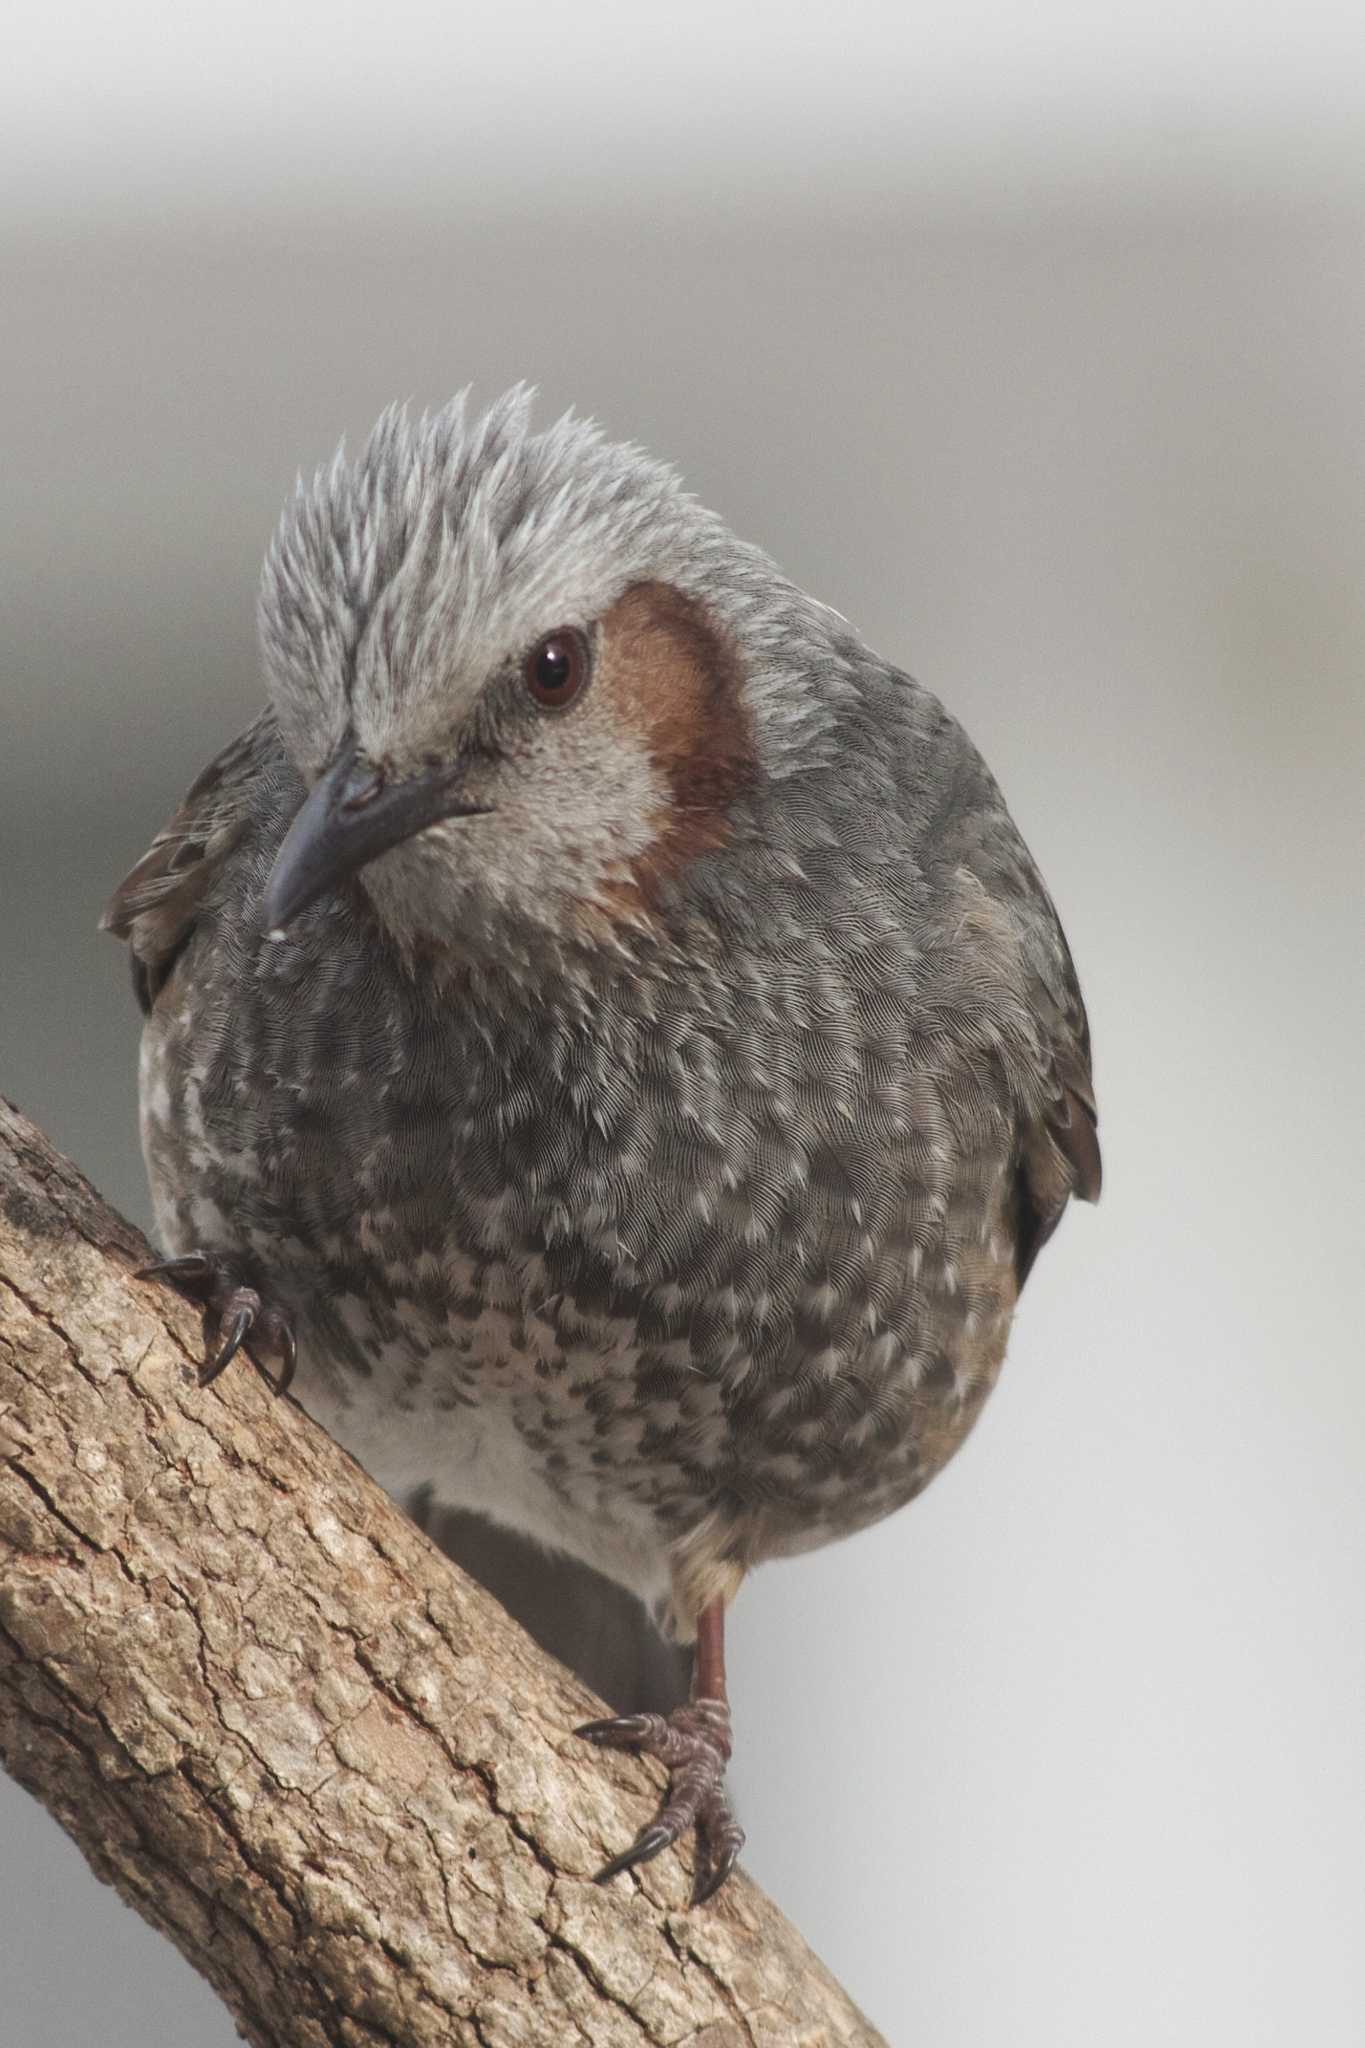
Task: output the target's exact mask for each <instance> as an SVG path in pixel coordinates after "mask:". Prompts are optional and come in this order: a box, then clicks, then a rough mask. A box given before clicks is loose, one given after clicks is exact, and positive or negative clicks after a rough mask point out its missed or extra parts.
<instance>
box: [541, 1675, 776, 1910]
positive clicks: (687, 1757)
mask: <svg viewBox="0 0 1365 2048" xmlns="http://www.w3.org/2000/svg"><path fill="white" fill-rule="evenodd" d="M574 1733H575V1734H576V1735H581V1736H582V1737H583V1738H584V1739H585V1740H586V1741H588V1742H593V1743H596V1745H597V1746H598V1748H599V1749H633V1750H635V1751H637V1752H638V1753H641V1754H643V1755H646V1756H657V1757H660V1758H662V1760H663V1761H664V1763H666V1764H667V1765H668V1767H669V1784H668V1794H667V1797H666V1798H665V1800H664V1802H663V1805H662V1806H661V1807H660V1808H659V1811H658V1813H657V1814H656V1815H655V1817H654V1819H653V1820H652V1821H651V1822H650V1823H649V1826H648V1827H646V1828H642V1829H641V1831H640V1833H639V1834H638V1835H637V1836H636V1838H635V1840H634V1841H633V1842H632V1843H631V1844H630V1846H629V1848H627V1849H623V1850H622V1851H621V1853H620V1854H619V1855H617V1856H613V1857H612V1859H611V1861H610V1862H609V1863H605V1864H603V1866H602V1868H601V1870H599V1871H598V1873H597V1876H596V1879H595V1880H594V1882H595V1883H597V1884H608V1883H609V1882H610V1881H611V1879H612V1878H613V1877H619V1875H620V1874H621V1872H622V1871H623V1870H630V1869H632V1868H634V1866H635V1865H636V1864H640V1863H648V1862H649V1861H650V1859H651V1857H654V1856H657V1855H658V1854H659V1852H660V1850H662V1849H666V1848H668V1846H669V1845H670V1843H672V1842H676V1841H678V1840H679V1839H680V1838H681V1837H682V1836H683V1835H685V1834H686V1833H688V1831H689V1830H691V1829H695V1830H696V1835H697V1863H696V1872H695V1875H694V1879H693V1885H692V1904H693V1905H694V1906H700V1905H702V1904H703V1903H704V1902H705V1901H706V1900H707V1899H709V1898H713V1897H714V1896H715V1894H716V1893H717V1892H718V1891H719V1890H720V1888H721V1886H722V1885H723V1884H724V1882H725V1880H726V1878H727V1877H728V1876H729V1875H730V1872H731V1871H732V1870H733V1869H734V1867H735V1863H736V1861H737V1860H738V1857H739V1852H740V1850H741V1849H742V1848H743V1847H744V1830H743V1828H742V1827H741V1826H740V1825H739V1822H738V1821H737V1820H736V1819H735V1816H734V1813H733V1811H732V1809H731V1806H730V1801H729V1798H728V1797H727V1795H726V1790H725V1766H726V1764H727V1763H728V1762H729V1760H730V1710H729V1708H728V1707H727V1706H726V1705H725V1703H724V1701H723V1700H710V1699H699V1700H693V1701H692V1702H691V1703H690V1705H688V1706H685V1707H677V1708H675V1709H674V1711H673V1712H672V1713H671V1714H668V1715H664V1714H620V1715H617V1716H615V1717H614V1718H613V1719H611V1720H607V1721H586V1722H584V1724H583V1726H582V1727H581V1728H576V1729H575V1730H574Z"/></svg>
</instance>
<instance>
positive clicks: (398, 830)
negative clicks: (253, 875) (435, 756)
mask: <svg viewBox="0 0 1365 2048" xmlns="http://www.w3.org/2000/svg"><path fill="white" fill-rule="evenodd" d="M461 779H462V777H461V771H460V769H459V767H458V766H457V765H455V764H453V763H451V764H447V763H442V764H440V765H439V766H437V767H434V768H429V769H424V770H423V772H422V773H421V774H420V775H414V776H411V777H409V778H408V779H407V780H406V781H402V782H392V781H389V780H387V779H386V778H385V776H384V774H383V772H382V771H381V770H380V769H378V768H376V767H375V765H374V763H373V762H372V761H367V760H366V759H365V757H364V755H363V754H361V753H360V751H359V749H358V748H357V746H356V744H355V742H354V740H347V741H346V742H345V743H344V744H343V745H342V747H341V748H340V749H339V751H338V752H337V754H336V755H335V756H334V758H333V759H332V761H331V762H330V763H329V764H328V766H327V767H326V768H325V769H324V770H323V772H322V775H321V776H320V778H319V779H318V781H317V782H315V783H314V785H313V787H312V788H311V789H310V790H309V792H308V794H307V796H306V797H305V798H304V800H303V803H302V806H301V807H300V809H299V812H298V814H297V816H296V817H295V819H294V822H293V824H292V825H291V826H290V827H289V830H288V832H286V834H285V836H284V843H283V845H282V846H281V847H280V850H279V852H278V853H277V854H276V856H275V865H274V867H273V868H272V869H271V871H270V880H269V881H268V882H267V883H266V889H265V902H264V905H263V917H264V922H265V927H266V930H267V931H268V932H269V933H270V936H271V938H272V939H279V938H283V937H284V933H285V928H286V926H287V925H289V924H290V923H291V922H292V920H293V919H294V918H296V917H297V916H298V914H299V912H300V911H301V910H302V909H304V908H305V906H306V905H307V904H309V903H311V902H313V900H314V898H315V897H318V896H321V895H322V893H323V891H324V890H326V889H330V888H332V887H333V886H334V885H335V884H336V883H337V882H340V881H342V880H344V878H345V877H346V876H347V875H353V874H354V873H355V871H356V869H357V868H362V867H364V865H365V863H366V862H367V861H371V860H373V859H374V858H375V855H376V854H380V853H384V852H387V850H388V848H389V847H391V846H397V845H398V844H399V842H400V841H401V840H404V839H411V838H412V836H413V834H414V833H415V832H421V831H422V830H423V829H424V828H425V827H426V826H427V825H434V824H436V823H437V822H438V820H440V819H441V818H474V817H480V816H482V815H484V813H485V812H486V811H487V809H488V806H487V805H486V804H472V803H469V802H468V801H466V799H465V798H464V797H463V796H462V795H461V793H460V789H459V783H460V781H461Z"/></svg>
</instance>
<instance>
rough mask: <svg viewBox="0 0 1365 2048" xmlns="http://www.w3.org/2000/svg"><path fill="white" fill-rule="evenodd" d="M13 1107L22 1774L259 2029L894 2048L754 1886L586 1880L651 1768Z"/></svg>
mask: <svg viewBox="0 0 1365 2048" xmlns="http://www.w3.org/2000/svg"><path fill="white" fill-rule="evenodd" d="M145 1257H146V1247H145V1245H144V1243H143V1240H142V1239H141V1238H140V1237H139V1236H138V1234H137V1233H136V1232H135V1231H134V1230H132V1229H131V1228H130V1227H129V1226H128V1225H127V1224H126V1223H124V1222H122V1221H121V1220H120V1219H119V1218H118V1217H116V1216H115V1215H114V1214H113V1213H112V1212H111V1211H110V1210H109V1209H108V1208H107V1207H106V1206H105V1205H104V1204H103V1203H102V1202H101V1201H100V1200H99V1198H98V1196H97V1195H95V1193H94V1192H93V1190H92V1189H91V1188H90V1187H89V1186H88V1184H87V1183H86V1182H85V1181H83V1180H82V1179H81V1177H80V1175H79V1174H78V1173H76V1171H75V1170H74V1169H73V1168H72V1167H71V1166H70V1165H68V1164H67V1163H66V1162H65V1161H64V1160H62V1159H60V1158H58V1157H57V1156H56V1155H55V1154H54V1153H53V1152H52V1151H51V1149H50V1148H49V1147H48V1146H47V1144H46V1143H45V1142H44V1140H43V1139H42V1137H41V1136H40V1134H39V1133H38V1132H37V1131H35V1130H34V1129H33V1127H32V1126H31V1125H30V1124H28V1123H26V1122H25V1121H24V1119H23V1118H22V1117H20V1116H19V1115H18V1114H17V1113H16V1112H14V1111H13V1110H11V1109H9V1108H8V1107H7V1106H6V1105H4V1104H3V1103H0V1755H3V1758H4V1760H5V1761H6V1763H7V1765H8V1767H9V1769H10V1770H11V1771H12V1772H13V1773H14V1775H15V1776H16V1777H17V1778H18V1779H19V1780H20V1781H21V1783H23V1784H25V1785H26V1786H27V1787H28V1788H29V1789H30V1791H32V1792H33V1793H34V1794H35V1795H36V1796H37V1797H38V1798H39V1799H41V1800H42V1801H43V1803H44V1804H45V1805H46V1806H47V1807H48V1808H49V1809H50V1811H51V1812H52V1813H54V1814H55V1815H56V1816H57V1818H58V1819H59V1820H60V1821H61V1823H62V1825H63V1826H64V1827H65V1828H66V1829H67V1830H68V1832H69V1833H70V1834H71V1835H72V1836H74V1838H75V1840H76V1841H77V1842H78V1843H79V1844H80V1846H81V1848H82V1850H83V1851H84V1853H85V1855H86V1856H87V1857H88V1859H89V1861H90V1863H91V1865H92V1867H93V1868H94V1870H95V1871H96V1873H97V1874H98V1875H99V1876H100V1877H101V1878H103V1879H105V1880H106V1881H107V1882H109V1883H112V1884H114V1885H116V1886H117V1887H118V1889H119V1891H120V1892H121V1893H122V1895H123V1896H124V1898H126V1899H127V1900H128V1901H129V1902H130V1903H131V1904H132V1905H134V1906H136V1907H137V1909H138V1911H139V1912H140V1913H142V1914H143V1915H144V1917H145V1918H146V1919H148V1920H150V1921H151V1922H152V1924H153V1926H155V1927H158V1928H160V1929H161V1930H162V1932H163V1933H165V1934H167V1935H169V1936H170V1938H171V1940H173V1941H174V1942H175V1943H176V1945H177V1947H178V1948H179V1949H180V1950H181V1951H182V1953H183V1954H184V1955H186V1956H187V1957H188V1958H189V1960H190V1961H191V1962H192V1963H193V1964H194V1965H195V1967H196V1968H197V1969H199V1970H201V1971H202V1972H203V1974H204V1975H205V1976H206V1977H207V1978H208V1979H209V1981H210V1983H212V1984H213V1985H214V1986H215V1988H216V1989H217V1990H218V1992H219V1993H220V1994H221V1995H222V1997H223V1998H224V1999H225V2001H226V2002H227V2004H228V2006H229V2007H230V2008H231V2010H232V2012H233V2014H234V2015H235V2017H236V2019H237V2021H238V2024H239V2025H240V2027H241V2029H242V2031H243V2032H244V2033H245V2034H246V2036H247V2038H248V2039H249V2040H251V2041H254V2042H258V2043H271V2044H278V2043H289V2044H291V2048H292V2044H299V2048H303V2044H307V2048H336V2044H345V2048H377V2044H385V2048H397V2044H401V2048H425V2044H427V2043H435V2042H441V2043H450V2042H454V2043H461V2044H470V2048H512V2044H517V2048H529V2044H540V2043H544V2044H547V2048H549V2044H554V2048H562V2044H565V2043H573V2042H590V2043H603V2044H608V2043H610V2044H616V2043H621V2044H623V2048H624V2044H632V2048H636V2044H640V2043H654V2044H664V2043H670V2044H673V2043H676V2044H683V2043H689V2044H691V2048H731V2044H734V2048H738V2044H741V2043H749V2044H765V2048H793V2044H800V2048H817V2044H819V2048H833V2044H835V2043H841V2044H842V2043H849V2044H853V2043H856V2044H859V2048H872V2044H876V2043H877V2042H878V2041H879V2040H880V2036H878V2035H877V2033H876V2032H875V2031H874V2029H873V2028H872V2027H870V2026H869V2025H868V2023H867V2021H866V2020H865V2019H863V2017H862V2016H861V2015H860V2014H859V2013H858V2012H857V2010H856V2009H855V2008H854V2007H853V2006H852V2005H851V2004H850V2002H849V2000H848V1999H847V1998H846V1997H845V1996H844V1994H843V1993H842V1992H841V1991H840V1989H839V1987H838V1985H837V1984H835V1983H834V1981H833V1980H832V1979H831V1977H830V1976H829V1974H828V1972H827V1971H826V1970H825V1969H824V1968H823V1967H822V1966H821V1964H820V1963H819V1962H818V1961H817V1960H816V1959H815V1958H814V1956H812V1955H811V1953H810V1951H809V1950H808V1949H807V1948H806V1946H805V1944H804V1943H803V1942H802V1941H801V1939H800V1937H799V1936H798V1935H797V1934H796V1933H795V1932H794V1930H793V1929H792V1928H791V1927H790V1926H789V1925H788V1924H787V1923H786V1922H785V1921H784V1920H783V1919H782V1917H781V1915H780V1914H779V1913H778V1912H777V1911H776V1910H775V1908H774V1907H773V1906H772V1905H771V1904H770V1903H769V1902H768V1900H767V1899H766V1898H764V1896H763V1895H762V1894H761V1893H760V1892H759V1891H758V1890H757V1889H756V1888H755V1887H754V1886H753V1885H752V1884H750V1883H749V1882H748V1881H747V1880H746V1879H744V1878H743V1877H739V1878H737V1879H736V1880H735V1881H733V1882H732V1883H731V1885H730V1886H729V1887H728V1888H727V1890H726V1892H725V1894H724V1896H723V1898H722V1899H721V1900H720V1901H719V1902H718V1903H717V1904H716V1905H714V1906H712V1907H710V1908H706V1909H703V1910H701V1911H699V1912H688V1911H686V1910H684V1909H685V1904H686V1900H687V1896H688V1883H689V1880H688V1872H687V1868H686V1864H685V1860H684V1858H683V1857H682V1856H680V1855H678V1854H676V1853H668V1854H666V1855H665V1856H664V1857H662V1858H661V1859H660V1860H659V1861H658V1862H656V1863H654V1864H651V1865H650V1866H649V1867H648V1868H647V1869H646V1870H645V1871H643V1872H642V1873H641V1874H640V1875H639V1877H638V1879H637V1878H630V1879H626V1880H620V1881H618V1882H617V1883H616V1884H614V1885H612V1886H611V1887H609V1888H608V1889H605V1890H599V1889H598V1888H597V1887H596V1886H594V1885H593V1884H592V1883H591V1882H589V1879H590V1876H591V1873H592V1872H593V1871H594V1870H595V1869H596V1868H597V1867H598V1866H599V1865H600V1864H601V1862H602V1860H603V1858H604V1855H605V1854H606V1853H607V1852H608V1850H609V1849H615V1848H618V1847H619V1846H620V1845H621V1844H622V1843H623V1842H624V1841H626V1840H627V1839H629V1837H630V1835H631V1834H632V1833H633V1832H634V1830H635V1829H636V1828H637V1827H638V1826H639V1825H640V1824H641V1822H642V1821H643V1820H644V1819H645V1818H646V1817H647V1816H648V1814H649V1812H650V1811H651V1810H652V1807H653V1803H654V1801H655V1800H656V1798H657V1794H658V1789H659V1785H660V1783H661V1780H660V1778H659V1776H658V1775H657V1771H656V1768H655V1767H654V1766H652V1765H650V1764H647V1763H644V1762H640V1761H637V1760H635V1759H633V1758H622V1757H610V1756H603V1755H601V1754H599V1753H597V1752H594V1751H589V1750H588V1749H587V1747H586V1745H584V1744H581V1743H579V1742H576V1741H575V1740H574V1739H573V1737H572V1736H571V1735H570V1733H569V1732H568V1731H569V1730H570V1729H572V1727H573V1726H574V1725H575V1723H576V1722H578V1721H581V1720H585V1719H588V1718H590V1717H591V1716H592V1715H593V1714H594V1713H596V1712H597V1711H599V1707H598V1702H596V1701H595V1700H594V1699H593V1697H592V1696H591V1695H590V1694H589V1693H587V1692H585V1691H584V1690H583V1688H582V1687H580V1686H579V1685H578V1684H577V1682H576V1681H575V1680H574V1679H572V1678H571V1677H570V1676H569V1674H568V1673H567V1672H566V1671H564V1669H563V1668H562V1667H561V1666H559V1665H557V1664H555V1663H554V1662H553V1661H552V1660H550V1659H549V1658H547V1657H545V1656H544V1655H543V1654H542V1653H541V1652H540V1651H539V1650H538V1649H536V1647H535V1645H534V1644H533V1643H532V1642H531V1640H530V1638H529V1637H528V1636H526V1635H525V1634H524V1632H523V1631H522V1630H521V1629H520V1628H519V1627H518V1626H517V1625H516V1624H515V1623H514V1622H513V1621H511V1620H510V1619H509V1618H508V1616H507V1615H506V1614H505V1613H504V1612H503V1610H502V1609H501V1608H500V1607H499V1606H498V1605H497V1604H496V1602H495V1601H493V1599H492V1598H491V1597H490V1596H489V1595H488V1594H487V1593H485V1592H484V1591H483V1590H482V1588H480V1587H479V1586H477V1585H476V1584H475V1583H474V1582H473V1581H472V1580H470V1579H468V1578H466V1577H465V1576H464V1575H463V1574H461V1573H460V1572H459V1571H457V1570H456V1569H455V1567H454V1566H452V1565H451V1564H450V1563H448V1562H447V1560H446V1559H444V1558H443V1557H442V1556H441V1555H440V1554H439V1553H438V1552H437V1551H436V1550H435V1549H434V1548H433V1547H432V1545H431V1544H430V1543H429V1542H428V1541H427V1539H426V1538H425V1537H424V1536H423V1535H422V1533H421V1532H420V1530H418V1529H417V1528H416V1527H415V1526H414V1525H413V1524H412V1523H411V1522H409V1521H408V1520H407V1519H406V1518H405V1517H404V1516H403V1515H401V1514H400V1513H399V1512H398V1511H397V1510H396V1509H395V1508H394V1507H393V1506H392V1505H391V1503H390V1502H389V1501H388V1500H387V1499H386V1498H385V1496H384V1495H383V1494H382V1493H381V1492H380V1490H379V1489H378V1487H376V1486H375V1485H374V1484H373V1483H372V1482H371V1481H370V1480H369V1479H368V1478H367V1477H366V1476H365V1474H364V1473H363V1472H361V1471H360V1469H359V1468H358V1467H357V1466H356V1465H355V1464H354V1463H352V1461H351V1460H350V1459H349V1458H348V1457H347V1456H346V1455H345V1453H344V1452H342V1451H341V1450H339V1449H338V1448H337V1446H336V1445H335V1444H333V1443H332V1442H331V1440H330V1439H329V1438H328V1437H326V1436H325V1435H324V1434H323V1432H322V1431H321V1430H319V1429H318V1428H316V1427H315V1426H314V1424H313V1423H312V1422H311V1421H310V1420H309V1419H308V1417H307V1416H306V1415H304V1414H303V1412H302V1411H301V1410H300V1409H298V1408H297V1407H295V1406H293V1405H292V1404H291V1403H289V1402H287V1401H280V1400H277V1399H275V1398H274V1397H273V1396H272V1395H271V1394H270V1392H269V1391H268V1390H267V1388H266V1387H265V1386H264V1385H263V1384H262V1382H261V1380H260V1379H259V1377H258V1376H257V1374H256V1373H255V1372H254V1371H253V1370H252V1369H251V1367H250V1366H249V1365H247V1364H241V1365H236V1366H234V1367H232V1368H231V1369H230V1370H229V1371H228V1372H227V1373H226V1374H225V1375H224V1377H223V1378H222V1380H220V1381H219V1382H218V1384H217V1385H216V1386H215V1387H211V1388H208V1389H203V1390H201V1389H200V1388H199V1387H198V1385H197V1384H196V1378H195V1372H196V1367H197V1365H198V1362H199V1359H200V1357H201V1340H200V1335H199V1328H198V1320H197V1317H196V1316H195V1314H194V1312H193V1311H192V1310H191V1309H190V1308H189V1307H188V1306H182V1305H181V1304H180V1303H179V1302H178V1301H177V1300H176V1299H175V1297H174V1296H173V1295H171V1294H170V1293H169V1292H168V1291H167V1290H166V1289H165V1288H164V1287H162V1286H159V1285H156V1284H148V1283H142V1282H135V1281H134V1280H133V1279H132V1278H131V1274H132V1271H133V1269H134V1268H135V1267H136V1266H137V1265H138V1264H139V1263H140V1262H142V1260H143V1259H144V1258H145Z"/></svg>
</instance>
